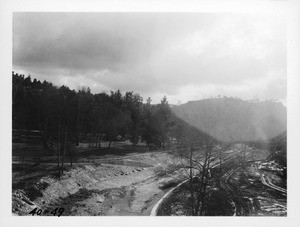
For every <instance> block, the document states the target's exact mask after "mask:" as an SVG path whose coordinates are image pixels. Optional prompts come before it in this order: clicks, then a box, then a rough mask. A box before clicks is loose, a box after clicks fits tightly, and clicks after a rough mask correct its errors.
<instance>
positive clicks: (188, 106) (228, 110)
mask: <svg viewBox="0 0 300 227" xmlns="http://www.w3.org/2000/svg"><path fill="white" fill-rule="evenodd" d="M171 110H172V112H173V113H174V114H175V115H176V116H177V117H178V118H180V119H182V120H184V121H185V122H187V123H189V124H191V125H193V126H195V127H196V128H198V129H199V130H201V131H203V132H206V133H208V134H210V135H211V136H214V137H216V138H217V139H220V140H223V141H253V140H267V139H271V138H273V137H275V136H277V135H279V134H280V133H282V132H284V131H285V130H286V127H287V126H286V125H287V115H286V112H287V109H286V107H285V106H284V105H283V104H282V103H280V102H274V101H272V100H266V101H251V100H242V99H239V98H226V97H225V98H212V99H202V100H196V101H189V102H187V103H184V104H181V105H177V106H173V107H171Z"/></svg>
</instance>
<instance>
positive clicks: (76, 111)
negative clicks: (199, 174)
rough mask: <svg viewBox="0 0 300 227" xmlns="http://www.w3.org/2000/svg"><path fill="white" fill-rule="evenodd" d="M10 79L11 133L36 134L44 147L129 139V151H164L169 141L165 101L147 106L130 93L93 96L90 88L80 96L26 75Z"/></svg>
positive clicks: (172, 123) (170, 122)
mask: <svg viewBox="0 0 300 227" xmlns="http://www.w3.org/2000/svg"><path fill="white" fill-rule="evenodd" d="M12 76H13V129H25V130H38V131H40V132H42V133H43V143H44V145H45V146H47V145H48V144H49V141H52V140H55V141H60V142H61V143H63V142H64V141H67V142H68V143H69V142H72V143H76V144H78V143H79V142H80V141H85V140H87V139H91V138H94V142H95V143H96V144H97V143H99V145H100V141H101V140H106V141H109V146H110V144H111V142H112V141H116V140H130V141H131V142H132V145H133V147H134V145H135V144H137V143H138V142H139V141H145V142H146V143H147V145H148V146H149V147H151V148H160V147H164V146H165V145H166V143H167V142H169V141H170V137H171V134H170V131H171V128H174V126H175V120H174V118H173V117H172V116H171V111H170V108H169V105H168V101H167V98H166V97H163V99H162V100H161V103H160V104H157V105H152V104H151V98H148V100H147V103H146V104H143V98H142V97H141V96H140V95H139V94H135V93H133V92H132V91H131V92H126V93H125V94H122V93H121V92H120V91H119V90H117V91H111V92H110V94H106V93H104V92H103V93H99V94H92V93H91V91H90V89H89V88H82V89H81V90H79V91H75V90H71V89H69V88H68V87H66V86H61V87H56V86H54V85H53V84H52V83H49V82H47V81H43V82H41V81H39V80H36V79H34V80H32V79H31V77H30V76H27V77H26V76H24V75H18V74H17V73H14V72H13V73H12Z"/></svg>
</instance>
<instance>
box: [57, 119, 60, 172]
mask: <svg viewBox="0 0 300 227" xmlns="http://www.w3.org/2000/svg"><path fill="white" fill-rule="evenodd" d="M57 167H58V177H59V178H60V120H59V121H58V151H57Z"/></svg>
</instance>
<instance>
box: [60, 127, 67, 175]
mask: <svg viewBox="0 0 300 227" xmlns="http://www.w3.org/2000/svg"><path fill="white" fill-rule="evenodd" d="M67 142H68V125H66V131H65V142H64V153H63V157H62V162H61V174H64V164H65V157H66V151H67Z"/></svg>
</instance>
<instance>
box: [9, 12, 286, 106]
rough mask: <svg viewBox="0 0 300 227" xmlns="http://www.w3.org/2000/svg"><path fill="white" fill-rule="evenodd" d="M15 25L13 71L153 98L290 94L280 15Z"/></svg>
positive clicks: (48, 20)
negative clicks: (205, 94) (283, 85)
mask: <svg viewBox="0 0 300 227" xmlns="http://www.w3.org/2000/svg"><path fill="white" fill-rule="evenodd" d="M13 23H14V27H13V29H14V30H13V68H14V70H16V71H18V70H20V71H23V72H28V73H31V74H32V76H33V77H37V78H39V79H40V78H42V79H46V80H49V81H52V82H53V83H57V84H59V85H61V84H63V83H66V85H67V86H70V87H71V88H74V89H77V88H79V87H80V86H82V85H85V86H89V87H91V89H92V91H93V92H101V91H107V90H116V89H121V90H122V91H131V90H133V91H135V92H138V93H140V94H141V95H144V96H151V97H157V98H153V100H154V101H156V102H157V101H159V100H160V98H159V96H160V95H167V96H168V97H170V98H172V99H178V100H180V99H184V100H190V99H194V98H197V97H200V96H203V95H204V93H211V94H216V93H217V92H220V91H223V92H224V93H226V94H227V93H228V94H229V95H230V94H240V95H241V96H244V97H248V98H250V96H253V90H259V91H260V94H261V96H262V97H261V98H266V97H270V96H274V98H283V97H285V93H286V87H280V85H277V84H276V83H278V84H279V83H284V81H286V31H285V27H286V26H285V21H284V18H282V17H280V16H278V15H272V14H267V15H261V14H223V13H14V17H13ZM270 77H272V78H273V79H272V80H269V79H267V78H270ZM257 81H263V82H262V83H261V84H257V83H256V82H257ZM241 87H243V88H244V89H243V92H238V91H239V90H240V88H241ZM279 87H280V89H279ZM203 91H205V92H203ZM197 94H201V95H197Z"/></svg>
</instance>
